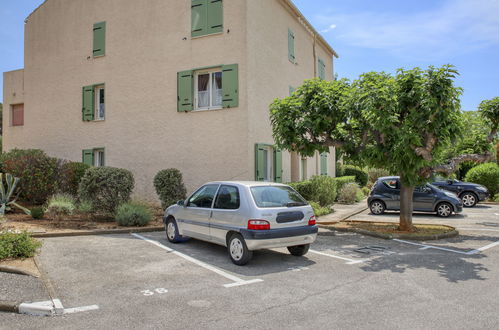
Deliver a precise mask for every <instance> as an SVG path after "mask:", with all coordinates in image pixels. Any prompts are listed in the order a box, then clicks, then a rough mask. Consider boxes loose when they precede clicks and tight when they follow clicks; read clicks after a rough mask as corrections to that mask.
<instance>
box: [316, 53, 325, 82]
mask: <svg viewBox="0 0 499 330" xmlns="http://www.w3.org/2000/svg"><path fill="white" fill-rule="evenodd" d="M317 69H318V70H317V71H318V74H319V78H320V79H322V80H326V64H325V63H324V61H323V60H322V58H320V57H319V59H318V61H317Z"/></svg>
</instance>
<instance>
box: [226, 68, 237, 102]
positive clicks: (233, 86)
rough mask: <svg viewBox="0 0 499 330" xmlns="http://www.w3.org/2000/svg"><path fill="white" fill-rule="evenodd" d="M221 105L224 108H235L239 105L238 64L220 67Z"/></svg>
mask: <svg viewBox="0 0 499 330" xmlns="http://www.w3.org/2000/svg"><path fill="white" fill-rule="evenodd" d="M222 105H223V107H224V108H235V107H237V106H238V105H239V75H238V65H237V64H231V65H224V66H223V67H222Z"/></svg>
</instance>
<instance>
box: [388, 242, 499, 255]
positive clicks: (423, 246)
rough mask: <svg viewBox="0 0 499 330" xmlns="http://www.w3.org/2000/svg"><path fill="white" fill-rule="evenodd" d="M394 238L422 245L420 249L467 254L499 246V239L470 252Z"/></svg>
mask: <svg viewBox="0 0 499 330" xmlns="http://www.w3.org/2000/svg"><path fill="white" fill-rule="evenodd" d="M393 240H394V241H397V242H400V243H405V244H411V245H416V246H422V248H420V250H426V249H436V250H442V251H447V252H453V253H459V254H465V255H472V254H477V253H480V252H482V251H485V250H488V249H490V248H493V247H494V246H498V245H499V241H497V242H494V243H490V244H488V245H485V246H482V247H481V248H478V249H475V250H471V251H468V252H464V251H459V250H453V249H448V248H443V247H440V246H435V245H427V244H420V243H415V242H409V241H404V240H401V239H393Z"/></svg>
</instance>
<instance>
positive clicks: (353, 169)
mask: <svg viewBox="0 0 499 330" xmlns="http://www.w3.org/2000/svg"><path fill="white" fill-rule="evenodd" d="M343 169H344V175H345V176H351V175H353V176H355V181H356V182H357V183H358V184H359V186H361V187H364V186H365V185H367V179H368V174H367V171H364V170H363V169H361V168H360V167H358V166H354V165H344V166H343Z"/></svg>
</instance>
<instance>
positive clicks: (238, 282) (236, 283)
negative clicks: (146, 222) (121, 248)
mask: <svg viewBox="0 0 499 330" xmlns="http://www.w3.org/2000/svg"><path fill="white" fill-rule="evenodd" d="M132 236H135V237H137V238H140V239H141V240H144V241H146V242H148V243H151V244H153V245H156V246H157V247H160V248H162V249H163V250H166V251H168V252H171V253H174V254H176V255H178V256H179V257H182V258H184V259H185V260H188V261H190V262H192V263H194V264H196V265H198V266H201V267H203V268H205V269H208V270H210V271H212V272H214V273H217V274H218V275H221V276H223V277H225V278H228V279H229V280H231V281H234V283H229V284H224V287H226V288H232V287H235V286H241V285H247V284H252V283H258V282H263V280H261V279H259V278H257V279H253V280H248V281H246V280H243V279H242V278H239V277H237V276H234V275H232V274H229V273H227V272H224V271H223V270H221V269H218V268H216V267H214V266H212V265H208V264H207V263H204V262H202V261H200V260H197V259H194V258H193V257H191V256H188V255H186V254H183V253H182V252H179V251H176V250H173V249H170V248H169V247H167V246H165V245H163V244H161V243H159V242H157V241H155V240H152V239H149V238H147V237H144V236H142V235H139V234H132Z"/></svg>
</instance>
